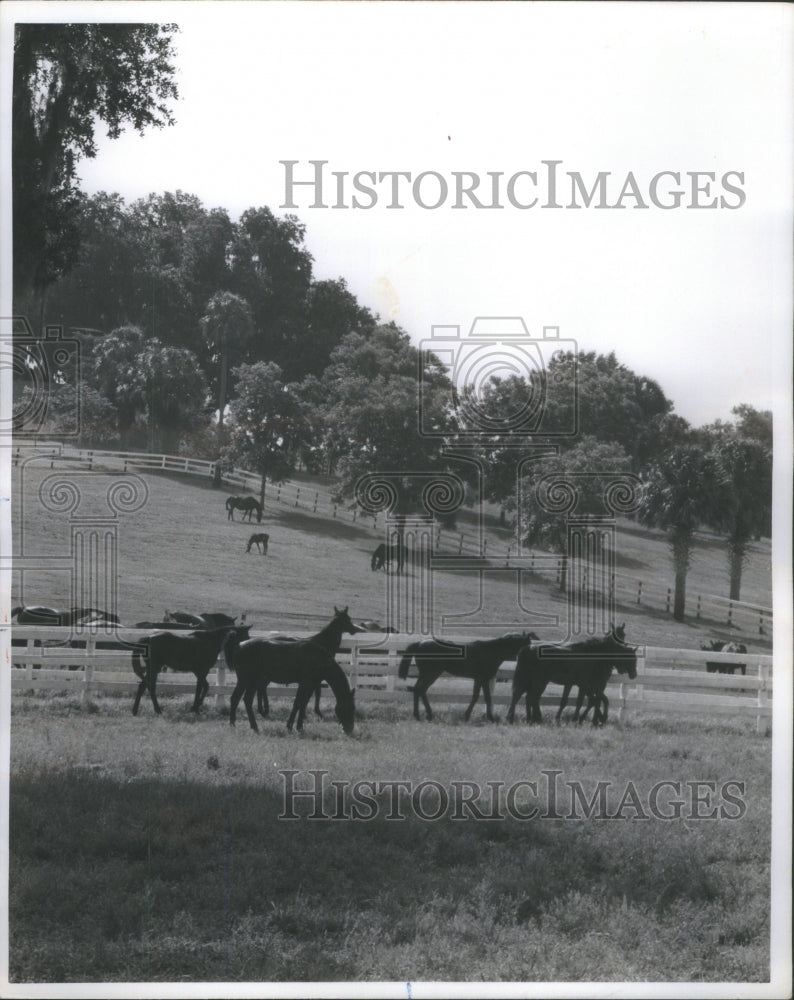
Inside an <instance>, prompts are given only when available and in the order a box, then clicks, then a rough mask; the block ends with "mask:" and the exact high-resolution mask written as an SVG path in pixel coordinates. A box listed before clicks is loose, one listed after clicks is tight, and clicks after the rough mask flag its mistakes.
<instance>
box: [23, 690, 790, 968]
mask: <svg viewBox="0 0 794 1000" xmlns="http://www.w3.org/2000/svg"><path fill="white" fill-rule="evenodd" d="M128 701H129V700H128V699H126V698H124V699H120V698H114V697H102V698H99V699H95V700H94V701H92V702H91V703H90V704H88V705H81V704H80V703H79V701H77V700H76V699H70V698H68V697H58V696H50V697H41V696H37V697H33V696H22V695H19V696H16V697H15V700H14V711H13V719H12V760H11V775H12V777H11V822H10V830H11V836H10V850H11V869H10V886H11V889H10V939H9V948H10V956H11V979H12V981H14V982H27V981H30V982H46V981H57V982H61V981H66V982H73V981H88V982H91V981H99V982H102V981H122V982H123V981H169V982H170V981H174V982H179V981H208V982H215V981H222V982H231V981H258V982H268V981H292V980H298V981H327V980H370V981H379V980H397V981H413V982H416V981H420V980H455V981H459V980H473V981H526V982H533V981H549V980H550V981H558V980H567V981H570V980H573V981H577V980H596V981H613V980H614V981H624V980H628V981H636V982H638V983H639V982H643V981H668V980H670V981H693V980H702V981H724V980H729V981H734V982H740V981H751V982H759V981H764V980H767V979H768V977H769V892H770V872H769V838H770V827H769V802H770V773H769V772H770V756H771V755H770V740H769V739H768V738H764V737H759V736H757V735H756V734H755V733H754V732H753V731H752V727H751V726H745V725H741V724H739V723H738V722H727V723H726V722H721V723H719V724H715V723H712V722H709V721H708V720H705V719H701V718H698V717H694V718H692V717H690V718H688V719H687V720H686V721H685V722H676V721H674V720H670V719H667V718H662V717H657V718H653V717H644V718H643V719H642V721H641V722H635V723H627V724H624V725H622V726H617V725H610V726H608V727H607V728H606V729H603V730H596V731H593V730H592V729H591V728H590V727H583V728H578V727H575V726H572V725H563V726H561V727H555V726H553V725H547V726H544V727H540V728H539V727H532V728H530V727H527V726H525V725H516V726H513V727H510V726H505V725H496V726H492V725H489V724H486V723H484V722H482V721H478V722H472V723H469V724H468V725H466V724H463V723H462V722H461V721H460V712H459V711H457V710H456V711H452V710H447V711H445V710H444V709H443V708H442V709H441V711H440V712H439V715H438V718H437V720H436V721H434V722H433V723H417V722H415V721H414V720H413V719H412V718H409V716H408V711H407V708H406V709H396V708H394V707H387V706H372V707H369V706H365V709H364V711H362V712H360V717H359V720H358V724H357V734H356V736H355V737H354V738H352V739H351V738H346V737H344V736H343V735H342V733H341V730H340V729H339V727H338V726H337V725H336V724H335V723H332V722H331V721H330V719H329V720H327V721H320V720H314V719H313V718H312V717H310V719H309V721H308V722H307V728H306V730H305V733H304V735H303V736H297V735H288V734H287V732H286V729H285V727H284V719H285V717H286V713H287V709H288V705H287V703H286V702H278V701H275V700H274V705H273V720H272V721H268V722H266V723H264V726H263V732H262V734H260V735H257V734H255V733H253V732H252V731H251V730H250V729H249V728H248V727H247V726H246V725H239V724H238V726H237V728H236V729H235V730H232V729H231V728H230V727H229V725H228V712H227V711H223V710H217V709H214V708H207V709H206V710H205V711H203V713H202V715H201V716H200V717H199V718H198V719H196V718H195V717H194V716H193V715H192V713H191V712H190V711H189V708H188V702H187V700H186V699H176V698H170V699H169V698H165V699H163V703H164V715H163V717H161V718H156V717H154V716H153V714H152V713H151V711H150V706H147V710H146V711H144V713H143V714H142V715H141V716H139V717H138V718H133V717H132V715H131V714H130V711H129V709H130V706H129V704H128ZM439 707H440V706H439ZM312 769H315V770H316V769H321V770H324V771H327V772H328V776H327V780H328V781H337V782H345V781H346V782H350V783H352V782H357V781H381V782H383V781H394V780H397V779H399V780H409V781H412V782H414V787H415V786H416V783H418V782H422V781H428V780H430V781H435V782H438V783H439V785H441V786H443V787H444V788H445V789H447V790H448V792H449V795H450V796H452V792H453V783H454V782H456V781H457V782H462V781H469V782H476V783H477V785H478V786H479V787H480V788H481V789H482V791H483V795H482V797H481V798H480V799H479V800H478V801H479V803H480V805H481V812H482V813H484V814H486V815H496V816H498V815H499V814H500V809H501V815H502V816H503V818H501V819H500V818H494V819H475V818H473V816H472V814H471V813H470V811H469V810H461V812H462V814H463V815H464V818H462V819H457V820H456V819H453V818H452V814H453V808H452V806H450V807H449V808H448V809H447V810H446V811H445V813H444V814H443V815H442V816H441V818H439V819H438V820H435V821H432V820H429V819H425V818H423V817H424V816H426V815H433V814H434V813H435V812H436V811H439V810H438V808H437V806H440V799H437V798H435V797H434V796H435V795H436V794H437V793H436V792H433V791H432V790H431V792H430V793H428V795H427V796H426V797H425V798H424V799H423V800H420V805H419V808H418V810H416V811H415V810H413V809H412V808H411V807H410V806H409V805H408V800H405V801H404V804H403V805H402V806H400V807H399V808H398V810H397V811H398V814H400V815H403V816H404V818H403V819H392V820H388V819H387V818H386V816H387V814H388V812H389V810H390V809H391V808H392V801H391V798H390V797H389V795H388V794H386V796H385V798H382V799H380V800H379V802H380V809H379V811H378V812H377V814H376V815H375V817H374V818H372V819H369V820H364V819H354V818H352V812H351V806H350V800H349V799H348V800H347V804H346V805H345V804H343V805H341V806H340V804H339V800H338V799H337V797H336V791H335V789H334V788H333V787H331V786H330V785H326V789H325V791H326V796H325V800H324V802H325V805H324V807H323V809H322V810H321V812H324V814H325V815H327V816H329V817H330V816H333V815H341V816H342V817H344V818H342V819H338V820H333V819H315V820H311V819H309V818H308V816H307V813H308V811H310V810H313V809H314V808H315V803H314V801H313V800H312V801H305V800H300V802H298V800H295V802H293V810H292V811H293V812H294V813H295V814H296V815H299V816H301V818H299V819H296V820H288V819H279V818H278V817H279V815H282V814H284V813H285V812H286V811H287V810H286V807H285V804H284V798H283V794H284V788H285V784H286V781H287V779H286V778H285V777H284V776H283V775H282V774H281V773H280V772H282V771H286V770H294V771H297V772H298V776H297V777H296V778H295V779H294V784H293V787H299V788H306V787H311V782H312V779H311V778H310V776H309V774H308V772H309V771H310V770H312ZM548 771H559V772H561V773H560V774H559V775H558V776H557V777H556V778H554V777H552V778H550V777H549V776H548V775H547V774H544V772H548ZM728 779H734V780H736V781H739V782H743V783H744V790H743V792H742V794H741V798H742V800H743V803H744V809H745V811H744V812H743V815H741V817H740V818H736V819H729V818H725V817H723V818H721V819H720V818H712V819H698V818H696V817H694V816H693V809H694V812H696V813H700V814H701V815H706V814H710V813H711V812H713V811H714V809H715V808H718V807H719V806H720V805H723V806H724V805H725V802H726V800H724V799H723V798H721V793H720V789H721V788H722V785H723V783H724V782H725V781H726V780H728ZM528 780H534V781H535V782H536V783H537V794H533V790H532V789H526V788H524V789H523V790H519V793H518V794H517V796H516V798H515V810H514V813H511V811H510V810H509V809H507V808H506V806H505V801H506V800H505V799H504V794H505V792H506V791H507V790H508V789H509V788H511V786H513V785H514V784H515V783H516V782H519V781H528ZM662 780H670V781H674V782H681V783H682V784H681V788H682V789H684V792H683V793H682V795H681V799H682V800H686V801H687V802H688V804H687V805H686V806H685V807H684V811H683V814H682V815H681V816H680V817H679V818H678V819H671V820H665V819H659V818H656V816H654V815H651V814H650V811H649V804H648V800H649V793H650V790H651V789H652V788H653V786H654V785H655V784H656V783H657V782H659V781H662ZM494 781H500V782H504V786H503V788H502V796H503V797H502V806H501V807H499V806H497V807H496V808H495V807H494V802H495V801H498V800H494V799H493V798H492V795H493V792H492V790H491V786H489V785H488V782H494ZM599 781H601V782H608V783H610V785H609V788H608V790H607V794H608V801H607V808H606V811H605V813H604V814H600V813H597V814H596V815H595V816H593V815H591V816H590V817H589V818H585V814H584V812H583V810H582V808H579V807H578V806H576V807H575V805H574V803H575V802H576V800H575V798H574V796H573V793H572V792H570V791H569V789H570V783H571V782H574V783H575V782H580V783H581V786H582V788H583V789H584V790H585V793H586V795H587V797H588V799H592V797H593V794H594V791H595V788H596V784H597V782H599ZM629 781H630V782H631V783H632V784H633V786H634V789H635V791H636V793H637V802H638V803H639V808H637V807H636V802H635V803H633V804H632V803H629V804H628V805H626V806H624V808H623V809H622V810H619V809H618V806H619V805H620V801H621V799H622V796H623V795H624V793H625V789H626V784H627V782H629ZM693 781H696V782H714V783H715V788H716V789H717V793H716V797H715V796H714V795H711V794H709V793H708V791H705V792H704V791H701V792H700V795H701V798H702V799H703V802H702V803H701V804H700V805H697V804H695V805H694V806H693V804H692V797H691V794H690V795H687V793H686V788H687V786H686V782H693ZM552 783H554V786H555V787H556V788H557V789H558V793H559V794H558V798H557V805H556V807H555V808H550V807H549V800H548V794H547V793H546V789H547V788H548V787H549V786H550V785H551V784H552ZM699 787H701V789H703V788H707V786H699ZM348 791H349V789H348ZM733 793H734V795H735V794H736V788H734V789H733ZM514 794H515V793H514ZM670 794H671V795H672V793H670ZM673 797H675V796H673ZM669 799H670V796H669V795H668V796H667V797H665V795H664V794H663V795H662V796H661V798H660V800H659V801H660V803H662V810H663V811H664V812H665V813H669V812H671V811H673V810H672V809H671V806H670V803H669ZM727 804H728V806H730V803H727ZM533 805H534V806H535V807H536V808H538V809H539V810H540V813H539V815H538V816H536V817H535V818H533V819H530V820H523V819H520V818H517V816H516V815H515V814H516V813H529V811H530V810H531V808H532V807H533ZM371 811H372V810H371V809H370V810H364V811H363V812H364V814H366V813H367V812H371ZM728 811H729V812H730V813H731V814H732V815H738V813H739V812H740V810H739V809H738V808H736V807H734V806H731V807H730V809H729V810H728ZM643 812H645V813H646V814H648V816H649V818H647V819H644V818H641V815H642V813H643ZM617 813H619V814H620V817H621V818H611V819H610V818H606V816H607V815H614V814H617ZM571 814H573V817H574V818H566V817H568V816H570V815H571ZM474 815H476V814H474ZM544 815H548V817H549V818H544ZM554 815H559V816H561V817H563V818H553V817H554Z"/></svg>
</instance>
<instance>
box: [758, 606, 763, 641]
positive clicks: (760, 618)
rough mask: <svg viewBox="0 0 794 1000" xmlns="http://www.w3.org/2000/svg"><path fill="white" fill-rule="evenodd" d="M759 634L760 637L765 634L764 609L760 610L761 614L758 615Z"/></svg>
mask: <svg viewBox="0 0 794 1000" xmlns="http://www.w3.org/2000/svg"><path fill="white" fill-rule="evenodd" d="M758 634H759V635H763V634H764V609H763V608H759V614H758Z"/></svg>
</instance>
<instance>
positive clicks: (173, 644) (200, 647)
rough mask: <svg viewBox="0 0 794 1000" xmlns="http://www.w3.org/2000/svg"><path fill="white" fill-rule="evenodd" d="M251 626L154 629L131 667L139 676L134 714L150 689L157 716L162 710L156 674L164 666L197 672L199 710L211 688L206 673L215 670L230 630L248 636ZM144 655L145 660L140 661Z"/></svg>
mask: <svg viewBox="0 0 794 1000" xmlns="http://www.w3.org/2000/svg"><path fill="white" fill-rule="evenodd" d="M249 631H250V626H249V625H237V626H233V627H232V628H229V627H226V628H219V629H196V630H195V631H192V632H187V633H185V632H155V633H154V634H153V635H150V636H148V637H147V638H146V639H144V640H142V641H141V643H139V645H138V646H137V648H136V649H135V651H134V652H133V654H132V669H133V670H134V671H135V674H136V675H137V676H138V677H139V678H140V684H139V685H138V691H137V694H136V695H135V703H134V705H133V706H132V714H133V715H137V714H138V706H139V705H140V703H141V696H142V695H143V692H144V691H146V690H147V689H148V691H149V694H150V696H151V699H152V705H154V710H155V712H157V714H158V715H160V714H161V712H162V709H161V708H160V705H159V703H158V701H157V691H156V688H157V675H158V674H159V673H160V671H161V670H162V669H163V668H164V667H170V669H171V670H176V671H178V672H180V673H193V674H195V675H196V694H195V697H194V699H193V711H194V712H198V710H199V707H200V705H201V703H202V702H203V701H204V698H205V697H206V695H207V692H208V691H209V689H210V687H209V684H208V683H207V674H208V673H209V672H210V670H212V668H213V666H214V665H215V661H216V660H217V659H218V654H219V653H220V651H221V648H222V646H223V644H224V641H225V640H226V639H227V638H228V636H229V634H230V633H232V632H233V633H235V634H238V635H239V636H240V637H241V638H242V639H247V638H248V633H249ZM141 658H143V660H144V661H145V663H144V664H142V663H141Z"/></svg>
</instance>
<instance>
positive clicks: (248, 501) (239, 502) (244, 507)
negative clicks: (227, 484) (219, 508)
mask: <svg viewBox="0 0 794 1000" xmlns="http://www.w3.org/2000/svg"><path fill="white" fill-rule="evenodd" d="M236 510H241V511H242V512H243V517H242V520H243V521H244V520H245V518H246V516H247V517H248V520H249V521H250V520H251V517H252V515H253V513H254V511H256V519H257V521H259V522H261V521H262V504H261V503H260V502H259V501H258V500H256V499H255V498H254V497H227V498H226V513H227V519H228V520H229V521H233V520H234V512H235V511H236Z"/></svg>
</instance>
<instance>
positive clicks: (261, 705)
mask: <svg viewBox="0 0 794 1000" xmlns="http://www.w3.org/2000/svg"><path fill="white" fill-rule="evenodd" d="M347 611H348V609H347V608H343V609H342V610H341V611H340V610H339V608H337V607H336V605H334V617H333V618H332V619H331V621H330V622H328V624H327V625H326V626H325V628H322V629H320V631H319V632H318V633H317V635H312V636H310V637H309V638H308V639H290V638H289V637H288V636H283V637H282V636H274V637H273V638H271V639H268V640H267V641H268V642H278V643H284V642H292V643H294V642H313V643H316V644H317V645H318V646H322V648H323V649H324V650H326V652H328V653H330V654H331V656H336V654H337V653H338V652H339V647H340V646H341V645H342V636H343V635H345V634H346V635H355V634H356V632H363V631H364V630H363V629H361V628H359V626H358V625H354V624H353V622H352V621H351V620H350V615H349V614H348V613H347ZM287 683H289V682H287ZM268 684H269V681H267V680H265V681H263V683H262V684H261V685H260V686H259V688H258V689H257V694H256V701H257V709H258V711H259V714H260V715H261V716H262V718H263V719H266V718H267V716H268V714H269V712H270V704H269V703H268V700H267V685H268ZM322 689H323V685H322V681H319V682H318V683H317V686H316V687H315V689H314V714H315V715H317V716H319V717H320V718H322V717H323V713H322V712H321V711H320V694H321V692H322Z"/></svg>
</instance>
